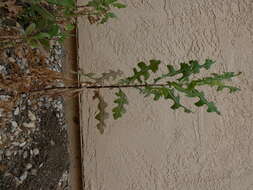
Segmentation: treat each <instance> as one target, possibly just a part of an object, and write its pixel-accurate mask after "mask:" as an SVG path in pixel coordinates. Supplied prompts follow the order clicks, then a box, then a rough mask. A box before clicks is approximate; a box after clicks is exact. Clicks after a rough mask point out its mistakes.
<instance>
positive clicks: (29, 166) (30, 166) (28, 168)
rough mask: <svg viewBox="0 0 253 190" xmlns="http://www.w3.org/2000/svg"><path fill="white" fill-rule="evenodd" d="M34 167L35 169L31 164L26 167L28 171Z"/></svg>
mask: <svg viewBox="0 0 253 190" xmlns="http://www.w3.org/2000/svg"><path fill="white" fill-rule="evenodd" d="M32 167H33V165H32V164H31V163H28V164H26V166H25V168H26V169H27V170H30V169H31V168H32Z"/></svg>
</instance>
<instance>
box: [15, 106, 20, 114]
mask: <svg viewBox="0 0 253 190" xmlns="http://www.w3.org/2000/svg"><path fill="white" fill-rule="evenodd" d="M18 114H19V107H16V109H15V110H14V115H18Z"/></svg>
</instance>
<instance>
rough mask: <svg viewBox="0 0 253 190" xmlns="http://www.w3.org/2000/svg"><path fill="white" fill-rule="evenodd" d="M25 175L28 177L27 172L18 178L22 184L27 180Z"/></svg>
mask: <svg viewBox="0 0 253 190" xmlns="http://www.w3.org/2000/svg"><path fill="white" fill-rule="evenodd" d="M27 175H28V172H27V171H25V172H24V173H23V174H22V175H21V176H20V177H19V180H20V181H21V183H22V182H24V181H25V180H26V178H27Z"/></svg>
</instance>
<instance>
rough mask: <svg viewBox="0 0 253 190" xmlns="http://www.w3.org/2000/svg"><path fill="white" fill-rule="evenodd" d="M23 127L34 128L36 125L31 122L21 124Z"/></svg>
mask: <svg viewBox="0 0 253 190" xmlns="http://www.w3.org/2000/svg"><path fill="white" fill-rule="evenodd" d="M23 126H24V127H26V128H35V127H36V125H35V123H34V122H31V123H23Z"/></svg>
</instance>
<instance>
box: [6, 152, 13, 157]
mask: <svg viewBox="0 0 253 190" xmlns="http://www.w3.org/2000/svg"><path fill="white" fill-rule="evenodd" d="M12 153H13V152H12V151H10V150H7V151H6V152H5V155H6V156H7V157H10V156H11V155H12Z"/></svg>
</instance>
